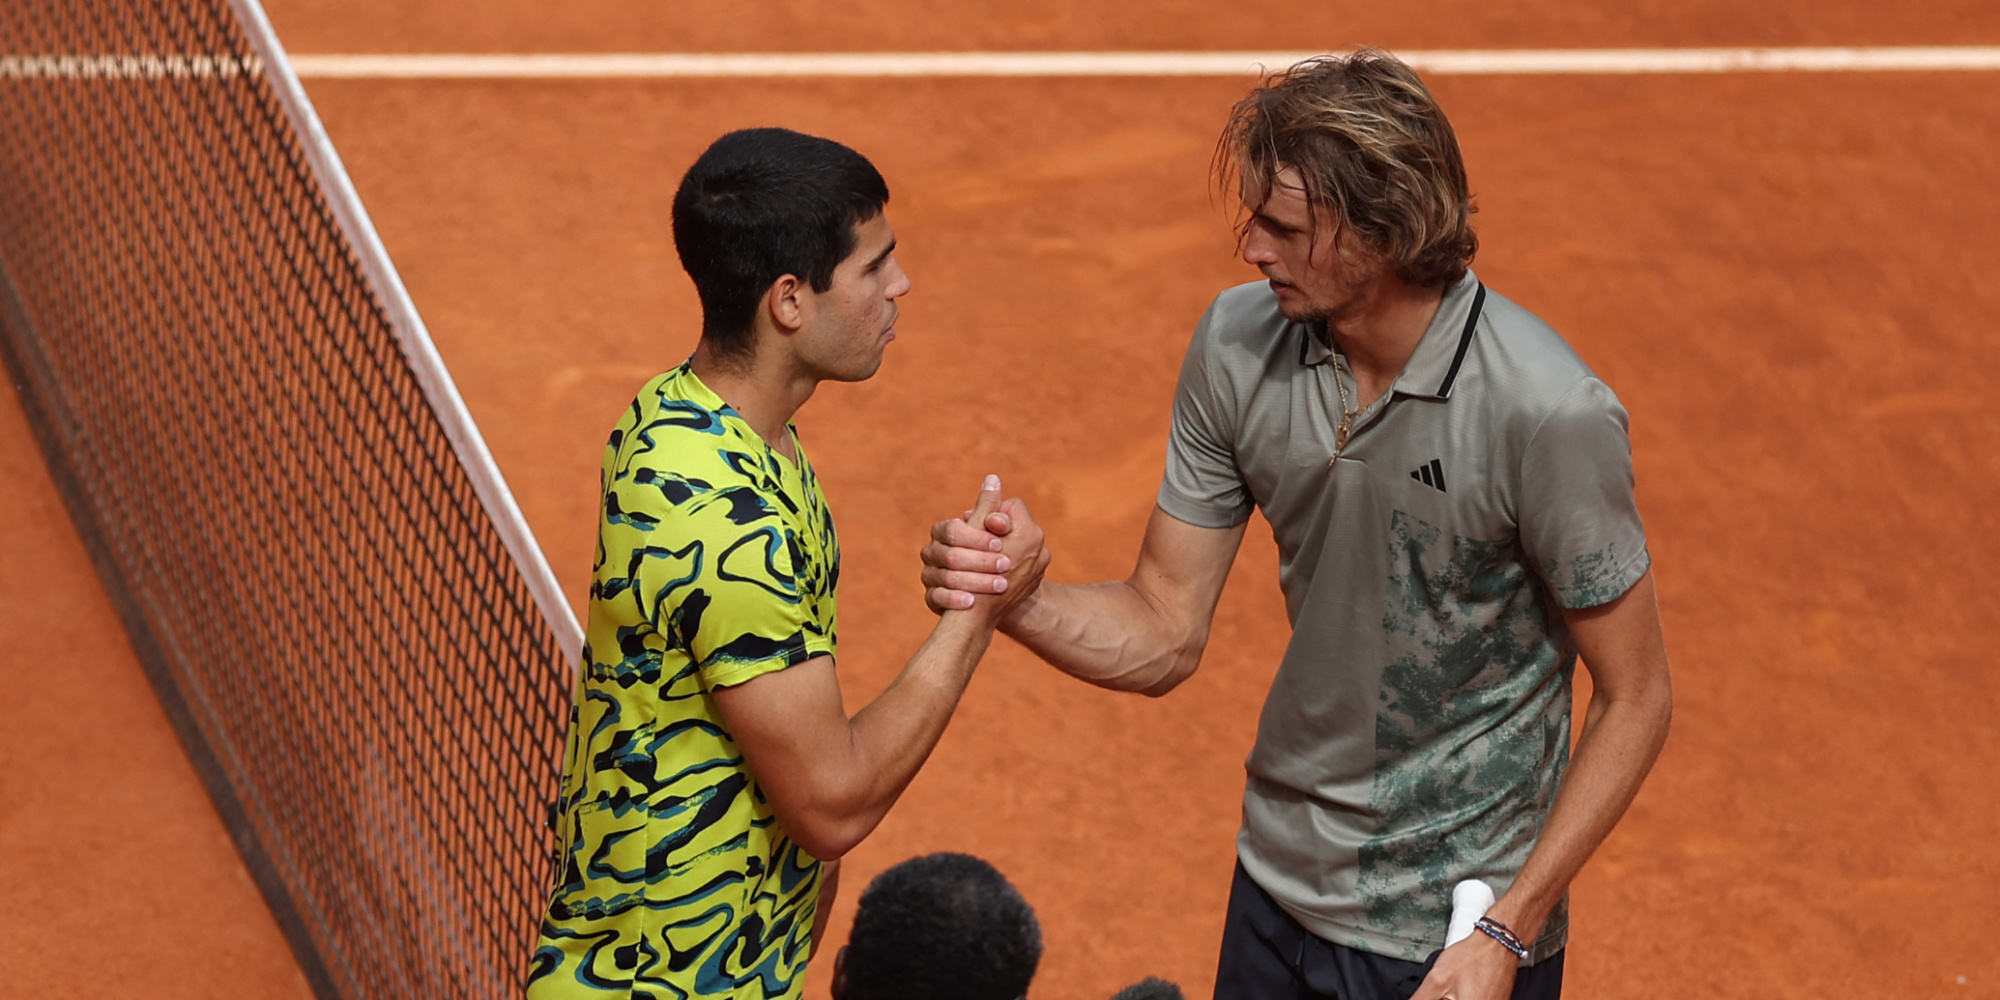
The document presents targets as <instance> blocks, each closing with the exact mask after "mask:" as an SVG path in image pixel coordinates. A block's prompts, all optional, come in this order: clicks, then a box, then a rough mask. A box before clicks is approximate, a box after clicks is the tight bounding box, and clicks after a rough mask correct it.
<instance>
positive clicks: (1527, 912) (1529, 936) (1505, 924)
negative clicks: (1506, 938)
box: [1486, 892, 1550, 950]
mask: <svg viewBox="0 0 2000 1000" xmlns="http://www.w3.org/2000/svg"><path fill="white" fill-rule="evenodd" d="M1549 910H1550V908H1549V907H1541V906H1536V905H1533V904H1532V903H1530V902H1529V901H1528V900H1526V899H1525V898H1522V896H1521V894H1519V893H1516V892H1509V893H1508V894H1507V895H1505V896H1503V897H1501V898H1500V901H1499V902H1497V903H1494V904H1493V907H1492V909H1489V910H1487V911H1486V917H1487V918H1488V919H1490V920H1492V921H1493V922H1495V923H1497V924H1499V925H1500V926H1501V927H1502V928H1503V929H1505V930H1506V931H1507V932H1508V933H1510V934H1512V935H1513V936H1514V937H1515V938H1517V939H1519V940H1520V941H1521V943H1522V944H1523V945H1525V946H1526V947H1527V948H1529V949H1530V950H1532V949H1533V948H1534V946H1535V942H1536V941H1537V940H1540V939H1541V936H1542V926H1543V925H1544V924H1547V923H1548V921H1549Z"/></svg>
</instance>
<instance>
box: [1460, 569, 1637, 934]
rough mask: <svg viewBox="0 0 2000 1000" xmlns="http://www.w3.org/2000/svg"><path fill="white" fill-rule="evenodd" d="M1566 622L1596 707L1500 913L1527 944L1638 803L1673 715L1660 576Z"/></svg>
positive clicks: (1587, 718) (1586, 716)
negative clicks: (1628, 810)
mask: <svg viewBox="0 0 2000 1000" xmlns="http://www.w3.org/2000/svg"><path fill="white" fill-rule="evenodd" d="M1564 617H1565V618H1566V619H1567V620H1568V622H1569V631H1570V636H1571V638H1572V639H1574V640H1575V642H1576V648H1577V652H1578V654H1579V655H1581V656H1582V658H1583V664H1584V669H1586V670H1588V671H1590V681H1591V695H1590V707H1589V709H1588V710H1587V711H1586V712H1585V713H1584V721H1583V731H1582V733H1581V734H1580V735H1579V737H1578V740H1577V745H1576V755H1575V757H1574V758H1573V759H1572V760H1571V761H1570V765H1569V770H1568V771H1567V772H1566V773H1565V774H1564V775H1563V782H1562V789H1561V791H1559V792H1557V793H1556V801H1555V804H1554V805H1553V806H1552V807H1551V808H1550V810H1549V819H1548V823H1547V825H1545V826H1544V827H1543V828H1542V834H1541V836H1540V837H1539V838H1538V839H1537V840H1536V842H1535V849H1534V850H1533V851H1532V852H1531V853H1529V855H1528V862H1527V864H1526V865H1525V866H1523V867H1522V869H1521V875H1520V877H1519V878H1517V879H1515V880H1514V884H1513V886H1512V887H1511V888H1509V889H1508V890H1507V895H1506V896H1504V897H1502V898H1501V899H1500V901H1499V902H1497V903H1495V904H1494V906H1493V912H1492V916H1493V919H1495V920H1498V921H1500V922H1501V923H1504V924H1506V925H1507V926H1509V927H1511V928H1513V929H1514V930H1515V932H1516V933H1518V934H1520V936H1521V939H1522V940H1524V941H1532V940H1534V939H1535V938H1536V937H1538V936H1539V935H1540V934H1541V930H1542V924H1543V923H1544V922H1545V921H1547V920H1548V917H1549V911H1551V910H1553V909H1555V905H1556V903H1558V902H1560V901H1561V900H1562V897H1563V893H1564V892H1565V891H1567V890H1568V889H1569V883H1570V880H1572V879H1574V878H1575V877H1576V873H1577V872H1578V871H1580V870H1582V868H1583V863H1584V862H1585V861H1587V860H1589V858H1590V855H1591V854H1592V853H1593V852H1595V851H1596V850H1597V845H1599V844H1601V843H1603V842H1604V838H1605V837H1606V836H1607V835H1609V834H1610V833H1611V828H1612V827H1613V826H1615V825H1617V823H1618V819H1619V817H1621V816H1623V815H1625V808H1626V807H1627V806H1629V805H1631V804H1632V798H1633V796H1635V795H1637V794H1639V785H1640V783H1641V782H1643V781H1645V780H1646V773H1647V772H1648V771H1651V770H1652V768H1653V761H1654V760H1655V759H1657V758H1658V757H1659V755H1660V747H1661V746H1662V745H1664V744H1665V743H1666V740H1667V727H1668V724H1669V721H1670V720H1671V719H1672V717H1673V712H1674V707H1673V705H1674V696H1673V683H1672V681H1671V679H1670V677H1669V675H1668V670H1667V647H1666V642H1665V641H1664V640H1663V639H1662V637H1661V635H1660V608H1659V602H1658V598H1657V597H1656V595H1655V593H1654V590H1653V574H1652V573H1651V572H1648V573H1647V574H1646V575H1645V576H1642V577H1640V578H1639V582H1638V583H1635V584H1633V585H1632V587H1631V589H1629V590H1627V591H1626V592H1625V594H1624V596H1622V597H1619V598H1618V599H1617V600H1614V601H1612V602H1610V603H1609V604H1602V605H1599V606H1597V607H1594V608H1584V609H1581V610H1577V611H1569V612H1566V613H1565V614H1564Z"/></svg>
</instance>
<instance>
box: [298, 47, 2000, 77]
mask: <svg viewBox="0 0 2000 1000" xmlns="http://www.w3.org/2000/svg"><path fill="white" fill-rule="evenodd" d="M1317 54H1319V53H1315V52H855V53H832V52H802V53H791V54H777V53H737V54H727V53H624V54H620V53H604V54H524V55H294V56H292V65H293V67H294V68H295V69H296V70H297V71H298V74H299V75H300V76H302V77H310V78H317V79H343V78H344V79H359V78H374V79H593V78H606V77H627V78H631V77H842V76H845V77H892V76H903V77H915V76H931V77H943V76H985V77H1006V76H1136V77H1152V76H1257V75H1260V74H1262V73H1265V72H1268V71H1270V70H1273V69H1278V68H1282V67H1285V66H1290V65H1291V64H1293V63H1295V62H1298V61H1299V60H1301V59H1305V58H1307V57H1310V56H1313V55H1317ZM1397 55H1398V56H1400V57H1402V58H1403V59H1404V60H1406V61H1408V62H1409V63H1410V65H1412V66H1415V67H1416V68H1417V69H1419V70H1421V71H1423V72H1425V73H1431V74H1437V75H1484V74H1554V73H1560V74H1623V73H1745V72H1856V71H1871V70H1872V71H1884V70H1902V71H1909V70H1928V71H1938V70H2000V46H1905V47H1893V48H1883V47H1875V48H1713V49H1458V50H1452V49H1434V50H1411V51H1404V52H1398V53H1397Z"/></svg>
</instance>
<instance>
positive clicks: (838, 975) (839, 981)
mask: <svg viewBox="0 0 2000 1000" xmlns="http://www.w3.org/2000/svg"><path fill="white" fill-rule="evenodd" d="M826 991H827V992H828V993H831V994H833V1000H847V946H846V945H841V946H840V950H839V951H836V952H834V953H833V981H832V982H830V983H828V984H827V987H826Z"/></svg>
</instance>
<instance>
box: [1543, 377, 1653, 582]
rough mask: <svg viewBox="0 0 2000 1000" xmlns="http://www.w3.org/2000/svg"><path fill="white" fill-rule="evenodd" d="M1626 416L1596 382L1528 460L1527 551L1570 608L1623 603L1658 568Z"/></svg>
mask: <svg viewBox="0 0 2000 1000" xmlns="http://www.w3.org/2000/svg"><path fill="white" fill-rule="evenodd" d="M1627 426H1628V420H1627V417H1626V414H1625V408H1624V407H1623V406H1621V405H1619V403H1618V397H1617V396H1615V395H1613V394H1612V392H1611V387H1610V386H1607V385H1605V384H1604V383H1603V382H1600V381H1598V380H1597V379H1595V378H1586V379H1584V380H1583V381H1581V382H1579V383H1577V385H1576V386H1575V387H1574V388H1572V389H1571V390H1570V391H1569V392H1568V393H1566V394H1564V396H1563V398H1562V399H1561V400H1559V401H1558V402H1557V403H1556V406H1555V408H1554V409H1553V410H1552V411H1551V412H1550V413H1549V414H1548V415H1547V416H1546V417H1544V418H1543V420H1542V423H1541V426H1540V427H1539V428H1538V429H1537V430H1536V431H1535V434H1534V436H1533V437H1532V438H1531V439H1530V440H1529V442H1528V448H1527V452H1526V454H1525V455H1524V456H1523V458H1522V460H1521V491H1520V498H1521V500H1520V524H1521V545H1522V547H1523V548H1524V549H1525V550H1526V552H1527V555H1528V558H1529V559H1530V560H1532V561H1533V563H1534V565H1535V566H1536V567H1537V568H1538V569H1539V570H1540V571H1541V574H1542V579H1543V580H1544V581H1545V582H1546V583H1547V584H1548V586H1549V590H1550V591H1551V592H1553V593H1554V595H1555V599H1556V603H1557V604H1559V605H1561V606H1562V607H1564V608H1589V607H1595V606H1597V605H1599V604H1604V603H1606V602H1609V601H1612V600H1615V599H1617V598H1618V597H1619V596H1620V595H1622V594H1624V593H1625V591H1626V590H1628V589H1629V588H1630V587H1631V586H1632V585H1633V584H1634V583H1637V582H1638V581H1639V578H1640V577H1642V576H1644V575H1645V574H1646V570H1647V568H1648V567H1649V566H1651V564H1652V561H1651V557H1650V555H1649V554H1648V553H1647V551H1646V531H1645V527H1644V526H1643V525H1642V524H1641V523H1640V521H1639V507H1638V503H1637V501H1636V500H1635V499H1634V497H1633V479H1632V442H1631V438H1630V437H1629V436H1628V434H1627Z"/></svg>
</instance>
